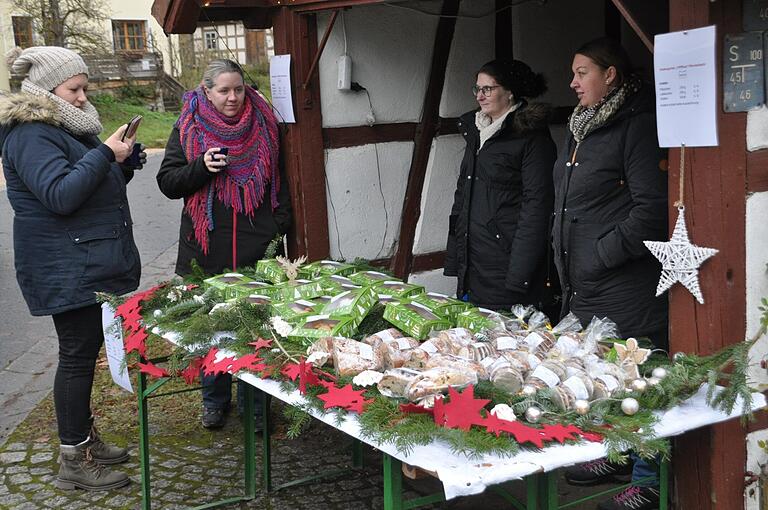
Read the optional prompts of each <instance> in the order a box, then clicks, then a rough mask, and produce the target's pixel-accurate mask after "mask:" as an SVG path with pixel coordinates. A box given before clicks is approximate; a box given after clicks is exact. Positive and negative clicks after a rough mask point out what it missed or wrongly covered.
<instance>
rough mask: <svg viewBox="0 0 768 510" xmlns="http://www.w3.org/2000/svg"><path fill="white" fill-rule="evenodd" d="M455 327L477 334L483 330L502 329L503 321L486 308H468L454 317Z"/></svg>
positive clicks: (498, 315) (499, 315) (497, 314)
mask: <svg viewBox="0 0 768 510" xmlns="http://www.w3.org/2000/svg"><path fill="white" fill-rule="evenodd" d="M456 326H457V327H460V328H467V329H469V330H471V331H472V332H473V333H477V332H479V331H482V330H484V329H494V328H496V327H499V326H501V327H504V319H503V318H502V317H501V314H499V313H498V312H494V311H493V310H489V309H487V308H470V309H469V310H467V311H464V312H461V313H460V314H458V315H457V316H456Z"/></svg>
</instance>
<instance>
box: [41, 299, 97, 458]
mask: <svg viewBox="0 0 768 510" xmlns="http://www.w3.org/2000/svg"><path fill="white" fill-rule="evenodd" d="M53 324H54V325H55V326H56V333H57V334H58V336H59V366H58V367H57V369H56V378H55V379H54V383H53V401H54V404H55V406H56V422H57V424H58V427H59V440H60V441H61V444H63V445H75V444H78V443H82V442H83V441H85V440H86V439H88V434H89V432H90V428H91V423H90V417H91V389H92V388H93V372H94V369H95V368H96V357H97V356H98V355H99V350H100V349H101V344H102V343H104V332H103V331H102V327H101V305H99V304H94V305H89V306H85V307H83V308H78V309H76V310H70V311H68V312H62V313H58V314H55V315H54V316H53Z"/></svg>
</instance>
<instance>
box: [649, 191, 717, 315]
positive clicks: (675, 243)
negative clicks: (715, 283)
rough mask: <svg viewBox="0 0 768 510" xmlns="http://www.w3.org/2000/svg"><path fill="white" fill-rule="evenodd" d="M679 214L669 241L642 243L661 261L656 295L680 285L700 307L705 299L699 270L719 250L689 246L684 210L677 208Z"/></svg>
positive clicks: (683, 208)
mask: <svg viewBox="0 0 768 510" xmlns="http://www.w3.org/2000/svg"><path fill="white" fill-rule="evenodd" d="M678 211H679V214H678V216H677V222H676V223H675V230H674V231H673V232H672V239H670V240H669V241H666V242H661V241H643V243H644V244H645V246H646V247H647V248H648V250H649V251H650V252H651V253H652V254H653V256H654V257H656V258H657V259H659V262H661V278H660V279H659V285H658V286H657V287H656V295H657V296H660V295H662V294H663V293H664V292H666V291H667V290H668V289H669V288H670V287H672V285H674V284H675V283H677V282H680V283H682V284H683V285H685V288H687V289H688V291H690V293H691V294H693V296H694V297H695V298H696V300H697V301H698V302H699V303H700V304H704V296H703V295H702V294H701V287H700V286H699V267H700V266H701V264H702V263H704V261H705V260H707V259H708V258H710V257H712V256H714V255H715V254H716V253H717V251H718V250H716V249H714V248H702V247H700V246H696V245H695V244H691V240H690V238H689V237H688V228H687V227H686V226H685V207H682V206H680V207H678Z"/></svg>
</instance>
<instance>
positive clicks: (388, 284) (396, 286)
mask: <svg viewBox="0 0 768 510" xmlns="http://www.w3.org/2000/svg"><path fill="white" fill-rule="evenodd" d="M376 286H377V289H376V290H377V292H379V293H381V294H386V295H388V296H393V297H396V298H404V297H409V296H414V295H416V294H422V293H423V292H424V287H423V286H421V285H414V284H412V283H403V282H401V281H397V280H385V281H383V282H380V283H377V284H376ZM427 308H429V307H427ZM433 313H434V311H433ZM436 315H439V314H436Z"/></svg>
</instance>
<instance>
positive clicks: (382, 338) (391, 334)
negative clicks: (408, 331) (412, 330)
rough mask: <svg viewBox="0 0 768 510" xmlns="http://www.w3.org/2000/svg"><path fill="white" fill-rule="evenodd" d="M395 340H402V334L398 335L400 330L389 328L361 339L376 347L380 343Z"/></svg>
mask: <svg viewBox="0 0 768 510" xmlns="http://www.w3.org/2000/svg"><path fill="white" fill-rule="evenodd" d="M397 338H403V334H402V333H400V330H398V329H395V328H389V329H385V330H383V331H379V332H378V333H374V334H373V335H369V336H367V337H365V338H363V342H365V343H367V344H368V345H378V344H380V343H381V342H388V341H392V340H395V339H397Z"/></svg>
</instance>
